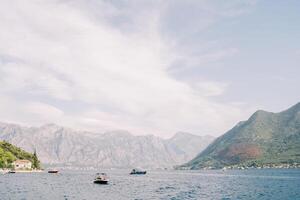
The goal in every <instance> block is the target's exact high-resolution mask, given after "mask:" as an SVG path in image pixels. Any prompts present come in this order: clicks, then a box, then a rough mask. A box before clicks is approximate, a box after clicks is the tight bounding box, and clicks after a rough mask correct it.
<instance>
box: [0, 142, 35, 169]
mask: <svg viewBox="0 0 300 200" xmlns="http://www.w3.org/2000/svg"><path fill="white" fill-rule="evenodd" d="M17 159H25V160H29V161H31V162H32V164H33V168H35V169H40V161H39V160H38V158H37V155H36V152H34V154H31V153H28V152H26V151H24V150H22V149H20V148H18V147H16V146H14V145H12V144H10V143H8V142H6V141H0V168H11V167H12V162H14V161H15V160H17Z"/></svg>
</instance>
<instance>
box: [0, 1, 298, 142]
mask: <svg viewBox="0 0 300 200" xmlns="http://www.w3.org/2000/svg"><path fill="white" fill-rule="evenodd" d="M299 11H300V1H298V0H285V1H271V0H265V1H259V0H243V1H241V0H228V1H223V0H186V1H181V0H131V1H129V0H118V1H117V0H72V1H71V0H30V1H23V0H15V1H11V0H0V121H1V122H9V123H18V124H22V125H27V126H41V125H43V124H46V123H56V124H59V125H62V126H66V127H71V128H74V129H80V130H89V131H93V132H97V133H100V132H101V133H102V132H105V131H111V130H128V131H129V132H131V133H132V134H134V135H144V134H153V135H156V136H160V137H165V138H166V137H170V136H172V135H173V134H174V133H176V132H178V131H184V132H190V133H193V134H197V135H214V136H219V135H222V134H223V133H225V132H226V131H227V130H229V129H230V128H232V127H233V126H234V125H235V124H236V123H238V122H239V121H242V120H246V119H247V118H248V117H250V116H251V114H252V113H253V112H255V111H256V110H258V109H263V110H268V111H272V112H279V111H282V110H284V109H287V108H288V107H290V106H292V105H294V104H296V103H297V102H299V101H300V92H299V85H300V78H299V75H300V12H299Z"/></svg>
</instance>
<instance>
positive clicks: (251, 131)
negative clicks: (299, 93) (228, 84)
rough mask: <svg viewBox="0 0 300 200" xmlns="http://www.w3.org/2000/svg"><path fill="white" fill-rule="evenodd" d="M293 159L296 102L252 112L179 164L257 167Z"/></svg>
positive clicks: (297, 139) (299, 148)
mask: <svg viewBox="0 0 300 200" xmlns="http://www.w3.org/2000/svg"><path fill="white" fill-rule="evenodd" d="M295 163H298V164H299V163H300V103H298V104H296V105H295V106H293V107H291V108H290V109H288V110H286V111H283V112H280V113H271V112H266V111H257V112H255V113H254V114H253V115H252V116H251V117H250V118H249V119H248V120H247V121H244V122H240V123H238V124H237V125H236V126H235V127H234V128H232V129H231V130H229V131H228V132H227V133H225V134H224V135H223V136H221V137H219V138H217V139H216V140H215V141H214V142H213V143H212V144H210V145H209V146H208V147H207V148H206V149H205V150H204V151H203V152H201V153H200V154H199V155H198V156H197V157H196V158H194V159H193V160H191V161H190V162H188V163H187V164H185V165H183V166H182V167H185V168H190V169H201V168H222V167H225V166H246V167H251V166H254V167H259V166H276V165H282V164H295Z"/></svg>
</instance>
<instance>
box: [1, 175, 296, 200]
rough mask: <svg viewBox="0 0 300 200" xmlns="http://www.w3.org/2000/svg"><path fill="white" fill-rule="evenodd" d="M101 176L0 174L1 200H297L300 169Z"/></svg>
mask: <svg viewBox="0 0 300 200" xmlns="http://www.w3.org/2000/svg"><path fill="white" fill-rule="evenodd" d="M101 172H106V173H107V174H108V175H109V177H110V183H109V185H97V184H93V178H94V175H95V173H96V171H61V172H60V173H59V174H48V173H16V174H0V199H1V200H2V199H3V200H8V199H30V200H31V199H43V200H45V199H51V200H56V199H64V200H66V199H80V200H83V199H101V200H106V199H108V200H121V199H136V200H140V199H171V200H181V199H224V200H225V199H226V200H229V199H273V200H274V199H280V200H282V199H284V200H288V199H292V200H296V199H300V170H299V169H284V170H283V169H260V170H255V169H252V170H228V171H221V170H220V171H218V170H206V171H148V173H147V174H146V175H129V171H128V170H109V171H108V170H104V171H101Z"/></svg>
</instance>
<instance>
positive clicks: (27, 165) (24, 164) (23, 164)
mask: <svg viewBox="0 0 300 200" xmlns="http://www.w3.org/2000/svg"><path fill="white" fill-rule="evenodd" d="M12 165H13V167H14V169H31V167H32V163H31V162H30V161H29V160H16V161H14V162H13V163H12Z"/></svg>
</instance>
